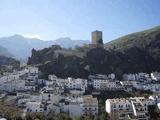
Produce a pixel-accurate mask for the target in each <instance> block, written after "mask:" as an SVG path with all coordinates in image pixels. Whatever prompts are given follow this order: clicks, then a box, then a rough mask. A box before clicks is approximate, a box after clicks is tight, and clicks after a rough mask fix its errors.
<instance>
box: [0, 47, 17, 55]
mask: <svg viewBox="0 0 160 120" xmlns="http://www.w3.org/2000/svg"><path fill="white" fill-rule="evenodd" d="M0 56H6V57H14V56H13V55H12V54H11V53H10V52H8V50H7V49H6V48H4V47H2V46H0Z"/></svg>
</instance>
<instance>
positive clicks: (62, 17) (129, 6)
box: [0, 0, 160, 42]
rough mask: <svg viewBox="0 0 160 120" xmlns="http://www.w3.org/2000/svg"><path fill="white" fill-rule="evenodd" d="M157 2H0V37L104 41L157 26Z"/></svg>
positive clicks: (159, 6)
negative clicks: (97, 34) (95, 35)
mask: <svg viewBox="0 0 160 120" xmlns="http://www.w3.org/2000/svg"><path fill="white" fill-rule="evenodd" d="M159 11H160V0H0V37H2V36H10V35H13V34H22V35H24V36H30V37H32V36H34V37H40V38H41V39H44V40H54V39H57V38H60V37H70V38H72V39H83V40H90V33H91V32H92V31H93V30H101V31H103V34H104V41H105V42H107V41H110V40H113V39H115V38H118V37H120V36H123V35H126V34H128V33H132V32H136V31H140V30H144V29H147V28H151V27H154V26H157V25H160V13H159Z"/></svg>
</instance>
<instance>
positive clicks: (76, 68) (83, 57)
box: [28, 27, 160, 78]
mask: <svg viewBox="0 0 160 120" xmlns="http://www.w3.org/2000/svg"><path fill="white" fill-rule="evenodd" d="M28 64H34V65H35V64H37V65H39V67H40V69H41V71H42V72H43V73H44V74H56V75H57V76H61V77H68V76H72V77H84V78H86V77H87V76H88V75H89V74H95V73H105V74H107V73H112V72H114V73H116V74H117V75H118V76H121V74H122V73H135V72H152V71H160V27H155V28H152V29H149V30H146V31H142V32H138V33H133V34H130V35H127V36H124V37H121V38H119V39H117V40H114V41H112V42H109V43H107V44H105V45H104V46H95V45H87V46H84V47H78V48H76V49H75V50H68V49H63V48H61V47H60V46H52V47H50V48H45V49H43V50H39V51H36V50H34V49H33V50H32V56H31V57H30V58H29V61H28Z"/></svg>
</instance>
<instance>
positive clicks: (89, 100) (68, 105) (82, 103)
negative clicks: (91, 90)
mask: <svg viewBox="0 0 160 120" xmlns="http://www.w3.org/2000/svg"><path fill="white" fill-rule="evenodd" d="M59 105H60V108H61V111H62V112H66V113H69V115H70V116H83V115H94V116H96V115H98V100H97V98H93V97H92V95H86V96H83V97H80V98H76V99H70V100H69V99H68V100H65V99H63V100H61V101H60V103H59Z"/></svg>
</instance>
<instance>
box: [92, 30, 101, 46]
mask: <svg viewBox="0 0 160 120" xmlns="http://www.w3.org/2000/svg"><path fill="white" fill-rule="evenodd" d="M92 44H100V45H103V33H102V31H98V30H96V31H93V32H92Z"/></svg>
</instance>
